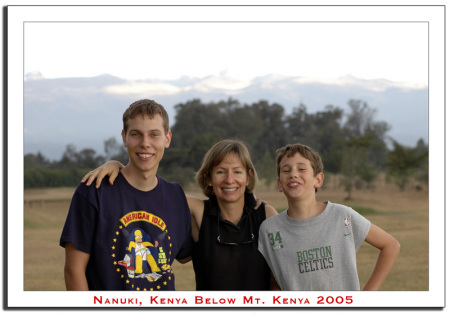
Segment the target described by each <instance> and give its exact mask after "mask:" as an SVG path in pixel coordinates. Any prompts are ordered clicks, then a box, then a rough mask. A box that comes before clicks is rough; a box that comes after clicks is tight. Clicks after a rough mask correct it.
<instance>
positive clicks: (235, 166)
mask: <svg viewBox="0 0 450 316" xmlns="http://www.w3.org/2000/svg"><path fill="white" fill-rule="evenodd" d="M248 183H249V177H248V173H247V170H246V168H245V167H244V165H243V163H242V161H241V160H240V158H239V156H238V155H236V154H235V153H230V154H229V155H228V156H226V157H225V159H224V160H222V161H221V162H220V163H219V164H218V165H217V166H215V167H214V168H213V169H212V172H211V183H210V185H212V187H213V191H214V194H215V195H216V197H217V200H218V201H220V202H222V203H236V202H244V193H245V189H246V187H247V185H248Z"/></svg>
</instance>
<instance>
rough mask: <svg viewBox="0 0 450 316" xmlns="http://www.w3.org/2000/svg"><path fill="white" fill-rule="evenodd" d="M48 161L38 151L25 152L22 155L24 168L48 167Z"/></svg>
mask: <svg viewBox="0 0 450 316" xmlns="http://www.w3.org/2000/svg"><path fill="white" fill-rule="evenodd" d="M50 165H51V163H50V161H49V160H48V159H47V158H46V157H44V155H42V153H41V152H40V151H39V152H38V153H37V154H27V155H25V156H24V168H25V169H28V168H34V167H49V166H50Z"/></svg>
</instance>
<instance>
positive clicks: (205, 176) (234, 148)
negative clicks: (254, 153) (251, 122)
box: [196, 139, 258, 197]
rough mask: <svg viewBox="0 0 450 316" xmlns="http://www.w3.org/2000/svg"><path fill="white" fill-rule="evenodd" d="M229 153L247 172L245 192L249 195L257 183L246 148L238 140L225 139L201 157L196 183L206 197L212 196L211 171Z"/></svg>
mask: <svg viewBox="0 0 450 316" xmlns="http://www.w3.org/2000/svg"><path fill="white" fill-rule="evenodd" d="M231 153H234V154H236V155H237V156H238V157H239V159H240V160H241V162H242V164H243V166H244V168H245V170H246V171H247V176H248V178H249V179H248V180H249V181H248V185H247V187H246V191H247V192H249V193H252V192H253V189H254V188H255V185H256V183H257V182H258V175H257V174H256V170H255V167H254V166H253V162H252V159H251V158H250V152H249V151H248V148H247V146H245V144H244V143H243V142H242V141H240V140H235V139H225V140H222V141H220V142H218V143H217V144H215V145H214V146H213V147H211V149H210V150H208V152H207V153H206V154H205V156H204V157H203V161H202V166H201V167H200V169H199V170H198V171H197V175H196V179H197V183H198V185H199V186H200V188H201V189H202V191H203V193H204V194H205V195H206V196H207V197H211V196H212V195H213V188H212V187H211V186H209V182H210V180H211V175H212V169H213V168H214V167H215V166H217V165H218V164H220V163H221V162H222V161H223V160H224V159H225V158H226V157H227V156H228V155H229V154H231Z"/></svg>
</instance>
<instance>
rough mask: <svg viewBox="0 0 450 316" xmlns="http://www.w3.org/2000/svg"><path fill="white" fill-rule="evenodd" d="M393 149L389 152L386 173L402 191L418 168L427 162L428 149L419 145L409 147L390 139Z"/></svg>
mask: <svg viewBox="0 0 450 316" xmlns="http://www.w3.org/2000/svg"><path fill="white" fill-rule="evenodd" d="M392 143H393V146H394V148H393V150H392V151H390V152H389V159H388V162H387V175H388V176H389V177H390V178H392V179H394V182H395V184H396V185H397V186H398V187H399V188H400V190H402V191H404V190H405V189H406V185H407V184H408V183H409V182H410V180H411V178H412V177H413V175H414V173H415V172H416V171H417V169H418V168H420V167H421V166H424V163H426V162H427V158H428V151H423V148H421V147H414V148H409V147H406V146H402V145H400V144H399V143H398V142H396V141H395V140H393V141H392Z"/></svg>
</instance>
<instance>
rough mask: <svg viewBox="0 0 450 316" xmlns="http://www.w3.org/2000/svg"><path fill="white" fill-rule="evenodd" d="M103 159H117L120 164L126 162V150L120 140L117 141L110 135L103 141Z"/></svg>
mask: <svg viewBox="0 0 450 316" xmlns="http://www.w3.org/2000/svg"><path fill="white" fill-rule="evenodd" d="M103 144H104V148H105V154H106V157H105V160H117V161H119V162H121V163H122V164H124V165H126V164H127V163H128V159H129V157H128V151H127V150H126V149H125V147H124V145H123V143H122V142H120V143H119V142H117V139H116V138H115V137H111V138H109V139H107V140H105V141H104V143H103Z"/></svg>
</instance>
